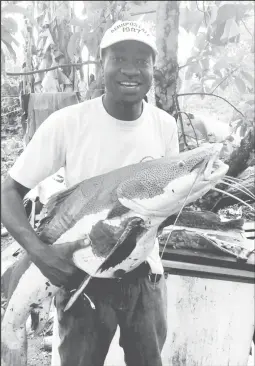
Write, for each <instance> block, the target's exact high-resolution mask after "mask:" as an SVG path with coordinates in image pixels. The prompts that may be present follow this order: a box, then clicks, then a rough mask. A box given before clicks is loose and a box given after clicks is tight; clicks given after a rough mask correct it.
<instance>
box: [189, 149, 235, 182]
mask: <svg viewBox="0 0 255 366" xmlns="http://www.w3.org/2000/svg"><path fill="white" fill-rule="evenodd" d="M228 168H229V167H228V165H226V164H225V163H224V162H223V161H221V160H220V152H219V151H216V152H215V153H214V154H213V155H212V156H211V157H210V159H209V160H208V161H207V162H205V160H204V159H202V160H201V161H200V162H199V163H198V164H196V165H195V166H194V167H193V168H192V169H191V171H194V170H195V169H197V170H198V174H199V175H201V180H204V181H205V182H210V181H217V180H220V179H221V178H222V177H223V176H224V175H225V174H226V173H227V171H228Z"/></svg>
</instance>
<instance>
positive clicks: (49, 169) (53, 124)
mask: <svg viewBox="0 0 255 366" xmlns="http://www.w3.org/2000/svg"><path fill="white" fill-rule="evenodd" d="M64 132H65V131H64V118H63V113H62V112H61V110H59V111H56V112H54V113H52V114H51V115H50V116H49V117H48V118H47V119H46V120H45V121H44V122H43V123H42V124H41V125H40V127H39V128H38V129H37V131H36V132H35V134H34V135H33V137H32V139H31V140H30V142H29V143H28V145H27V146H26V148H25V150H24V151H23V153H22V154H21V155H20V156H19V157H18V159H17V160H16V162H15V163H14V165H13V167H12V168H11V169H10V171H9V174H10V176H11V177H12V178H13V179H14V180H15V181H17V182H18V183H20V184H22V185H23V186H25V187H27V188H29V189H32V188H34V187H35V186H36V185H37V184H38V183H40V182H41V181H43V180H44V179H45V178H47V177H48V176H50V175H52V174H54V173H56V172H57V171H58V170H59V169H60V168H61V167H63V166H64V165H65V157H66V143H65V133H64Z"/></svg>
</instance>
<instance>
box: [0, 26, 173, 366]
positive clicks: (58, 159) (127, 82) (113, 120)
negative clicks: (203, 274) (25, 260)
mask: <svg viewBox="0 0 255 366" xmlns="http://www.w3.org/2000/svg"><path fill="white" fill-rule="evenodd" d="M100 55H101V65H102V70H103V75H104V84H105V94H104V95H103V96H101V97H99V98H95V99H92V100H88V101H85V102H83V103H80V104H78V105H73V106H69V107H66V108H63V109H61V110H59V111H56V112H55V113H53V114H52V115H51V116H50V117H48V118H47V120H46V121H44V123H43V124H42V125H41V126H40V128H39V129H38V130H37V132H36V133H35V135H34V137H33V139H32V140H31V141H30V143H29V144H28V146H27V148H26V149H25V151H24V152H23V153H22V155H21V156H20V157H19V159H18V160H17V161H16V163H15V164H14V166H13V167H12V169H11V170H10V172H9V176H8V177H7V179H6V181H5V182H4V184H3V195H2V221H3V223H4V225H5V226H6V228H7V229H8V231H9V232H10V233H11V235H12V236H13V237H14V238H15V239H16V240H17V241H18V242H19V243H20V245H22V246H23V247H24V248H25V249H26V250H27V251H28V253H29V254H30V255H31V258H32V260H33V261H34V263H35V264H36V265H37V266H38V268H39V269H40V270H41V272H42V273H43V274H44V275H45V276H46V277H48V278H49V280H50V281H51V282H52V283H53V284H56V285H59V286H62V289H61V291H60V292H59V293H58V295H57V296H56V299H55V300H56V301H55V304H56V307H57V312H58V320H59V336H60V347H59V353H60V358H61V366H71V365H75V366H103V364H104V360H105V358H106V355H107V352H108V349H109V346H110V343H111V341H112V338H113V336H114V333H115V331H116V328H117V325H119V326H120V345H121V346H122V347H123V349H124V353H125V361H126V364H127V366H161V365H162V362H161V350H162V348H163V345H164V342H165V339H166V332H167V323H166V306H167V305H166V285H165V280H164V275H163V267H162V263H161V260H160V257H159V248H158V243H157V242H156V243H155V245H154V249H153V250H152V252H151V254H150V256H149V257H148V258H147V260H146V262H144V263H143V264H142V265H140V266H139V267H138V268H136V269H134V270H133V271H131V272H129V273H127V274H125V275H124V276H123V278H122V279H120V280H119V279H118V280H117V279H96V278H95V279H93V280H92V281H91V283H90V285H89V286H88V288H87V289H86V293H87V294H88V295H89V296H90V297H91V299H92V301H93V302H94V304H95V305H96V309H95V310H94V309H92V308H91V306H90V304H89V302H88V300H87V299H86V298H84V297H83V296H81V297H80V298H79V299H78V300H77V301H76V302H75V304H74V305H73V306H72V307H71V308H70V310H68V311H66V312H64V310H63V309H64V308H65V305H66V304H67V302H68V300H69V298H70V296H71V292H70V291H69V290H70V289H74V288H77V286H78V285H79V283H80V281H81V279H83V277H84V275H83V274H82V273H81V271H79V270H78V269H77V268H75V267H74V265H73V264H72V263H70V261H69V260H68V254H69V255H70V253H67V252H66V251H65V250H64V249H63V247H61V245H59V246H54V247H52V246H48V245H46V244H45V243H43V242H41V241H40V240H39V239H38V237H37V235H36V233H35V232H34V231H33V229H32V228H31V226H30V225H29V222H28V220H27V217H26V214H25V211H24V208H23V204H22V199H23V197H24V195H25V194H26V193H27V192H28V191H29V190H30V189H32V188H34V187H35V186H36V185H37V184H38V183H39V182H41V181H42V180H43V179H45V178H46V177H48V176H50V175H52V174H54V173H55V172H57V171H58V170H59V169H60V168H61V167H64V169H65V180H66V185H67V187H71V186H73V185H74V184H76V183H79V182H81V181H82V180H84V179H88V178H90V177H93V176H96V175H99V174H103V173H106V172H108V171H111V170H113V169H117V168H120V167H123V166H126V165H129V164H134V163H138V162H140V161H141V160H143V159H144V158H146V157H148V156H149V157H152V158H160V157H162V156H170V155H171V154H176V153H178V150H179V145H178V134H177V127H176V123H175V120H174V118H173V117H171V116H170V115H169V114H167V113H166V112H164V111H162V110H160V109H158V108H156V107H154V106H152V105H150V104H148V103H145V102H144V100H143V98H144V97H145V95H146V94H147V92H148V91H149V89H150V87H151V83H152V78H153V66H154V63H155V58H156V55H157V50H156V44H155V39H154V37H153V36H152V35H151V34H150V32H149V31H148V30H147V29H146V27H145V26H144V24H142V23H138V22H128V21H126V22H117V23H115V24H114V25H113V26H112V28H110V29H109V30H107V31H106V33H105V35H104V37H103V39H102V41H101V45H100ZM71 249H72V250H74V249H75V248H69V252H70V250H71Z"/></svg>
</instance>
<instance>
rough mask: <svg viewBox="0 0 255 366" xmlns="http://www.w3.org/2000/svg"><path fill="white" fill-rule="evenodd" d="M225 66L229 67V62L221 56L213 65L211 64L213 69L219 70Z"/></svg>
mask: <svg viewBox="0 0 255 366" xmlns="http://www.w3.org/2000/svg"><path fill="white" fill-rule="evenodd" d="M227 67H229V64H228V62H227V60H226V58H225V57H222V58H221V59H219V60H218V61H217V62H216V63H215V65H214V66H213V69H214V70H221V69H226V68H227Z"/></svg>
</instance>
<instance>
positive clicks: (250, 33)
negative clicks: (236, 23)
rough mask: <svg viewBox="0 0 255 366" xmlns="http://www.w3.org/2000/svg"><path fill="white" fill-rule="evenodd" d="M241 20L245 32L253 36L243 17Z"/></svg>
mask: <svg viewBox="0 0 255 366" xmlns="http://www.w3.org/2000/svg"><path fill="white" fill-rule="evenodd" d="M241 22H242V23H243V25H244V27H245V29H246V30H247V32H248V33H249V34H250V35H251V36H252V37H253V34H252V33H251V32H250V31H249V29H248V27H247V25H246V24H245V22H244V21H243V19H241Z"/></svg>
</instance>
